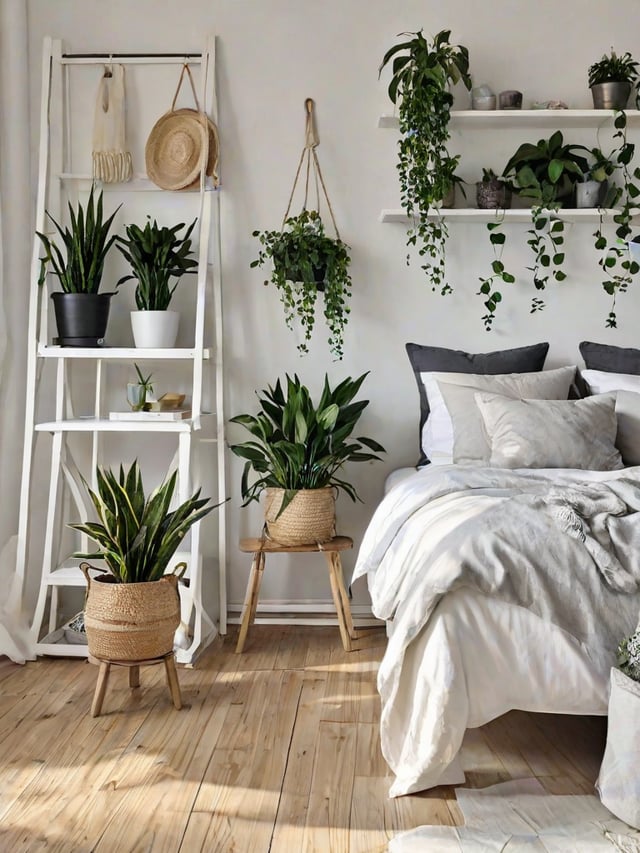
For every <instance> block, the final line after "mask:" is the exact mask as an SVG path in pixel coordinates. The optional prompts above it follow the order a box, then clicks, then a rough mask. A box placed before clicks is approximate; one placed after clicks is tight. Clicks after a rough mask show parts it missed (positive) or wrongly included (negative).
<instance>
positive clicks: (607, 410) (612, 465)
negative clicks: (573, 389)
mask: <svg viewBox="0 0 640 853" xmlns="http://www.w3.org/2000/svg"><path fill="white" fill-rule="evenodd" d="M475 396H476V403H477V405H478V408H479V410H480V414H481V415H482V420H483V423H484V427H485V430H486V433H487V438H488V439H489V441H490V444H491V457H490V464H491V465H492V466H493V467H494V468H581V469H584V470H589V471H615V470H617V469H619V468H622V467H623V464H622V458H621V456H620V453H619V451H618V449H617V448H616V446H615V438H616V431H617V426H618V425H617V421H616V412H615V400H614V398H613V396H612V395H611V394H602V395H600V396H597V397H587V398H585V399H584V400H513V399H511V398H509V397H504V396H503V395H501V394H486V393H483V392H477V393H476V395H475Z"/></svg>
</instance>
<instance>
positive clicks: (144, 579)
mask: <svg viewBox="0 0 640 853" xmlns="http://www.w3.org/2000/svg"><path fill="white" fill-rule="evenodd" d="M96 476H97V491H95V492H94V491H93V490H92V489H91V488H89V486H87V490H88V492H89V496H90V497H91V501H92V503H93V505H94V507H95V509H96V513H97V515H98V519H99V520H98V521H86V522H82V523H74V524H70V525H69V526H70V527H72V528H73V529H75V530H78V531H80V532H81V533H84V534H86V535H87V536H88V537H89V538H90V539H93V541H94V542H96V543H97V544H98V546H99V550H98V551H96V552H95V553H91V554H77V555H76V556H79V557H84V558H86V559H103V560H104V562H105V563H106V565H107V571H104V570H102V571H103V572H104V573H103V574H101V575H99V576H97V577H91V576H90V575H89V573H88V570H89V569H90V568H91V567H90V566H88V564H83V565H84V571H85V575H86V577H87V585H88V586H87V598H86V603H85V627H86V633H87V641H88V645H89V654H90V655H92V656H93V657H95V658H98V659H102V660H111V661H127V660H148V659H152V658H158V657H162V656H164V655H167V654H169V653H171V652H172V651H173V637H174V634H175V631H176V629H177V627H178V625H179V623H180V601H179V597H178V589H177V587H178V579H179V576H180V575H181V572H183V571H184V568H185V564H184V563H182V564H179V565H178V566H176V568H175V569H174V571H173V573H169V574H167V573H166V572H167V567H168V565H169V563H170V561H171V558H172V557H173V555H174V553H175V551H176V549H177V548H178V545H179V544H180V543H181V542H182V540H183V539H184V537H185V535H186V534H187V532H188V530H189V529H190V528H191V526H192V525H193V524H195V522H197V521H199V520H200V519H201V518H203V517H204V516H205V515H206V514H207V513H209V512H211V510H212V509H214V506H212V505H208V504H209V499H208V498H201V497H200V490H198V491H197V492H195V494H194V495H192V496H191V497H190V498H189V499H188V500H186V501H185V502H184V503H182V504H181V505H180V506H178V507H177V509H175V510H173V511H170V509H169V506H170V503H171V499H172V496H173V492H174V488H175V484H176V479H177V473H176V472H174V473H173V474H171V476H170V477H169V478H168V479H167V480H165V481H164V482H163V483H162V484H161V485H160V486H159V487H158V488H157V489H155V490H154V491H153V492H152V493H151V494H150V495H149V496H148V497H147V496H146V495H145V491H144V486H143V482H142V476H141V473H140V469H139V467H138V464H137V462H133V463H132V465H131V466H130V467H129V469H128V470H125V469H124V468H123V467H122V466H120V470H119V473H118V474H117V475H116V474H114V473H113V472H112V471H111V470H105V469H103V468H98V469H97V472H96Z"/></svg>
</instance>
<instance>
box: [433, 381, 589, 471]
mask: <svg viewBox="0 0 640 853" xmlns="http://www.w3.org/2000/svg"><path fill="white" fill-rule="evenodd" d="M575 372H576V368H575V366H574V365H571V366H569V367H557V368H556V369H555V370H541V371H540V372H539V373H510V374H506V375H504V376H470V377H469V379H470V380H471V381H472V382H469V384H468V385H465V384H463V382H464V379H465V378H466V377H463V376H459V375H456V374H442V379H440V375H438V374H436V378H437V382H438V388H439V389H440V393H441V394H442V399H443V400H444V404H445V406H446V408H447V409H448V411H449V415H450V416H451V422H452V425H453V461H454V462H455V463H457V464H461V465H487V464H488V462H489V458H490V456H491V447H490V445H489V442H488V441H487V437H486V433H485V430H484V425H483V422H482V416H481V414H480V410H479V409H478V406H477V405H476V400H475V395H476V392H477V391H487V392H491V393H493V394H502V395H503V396H505V397H509V398H512V399H523V398H527V399H532V400H566V399H567V397H568V396H569V389H570V387H571V383H572V382H573V378H574V376H575ZM472 383H473V384H472Z"/></svg>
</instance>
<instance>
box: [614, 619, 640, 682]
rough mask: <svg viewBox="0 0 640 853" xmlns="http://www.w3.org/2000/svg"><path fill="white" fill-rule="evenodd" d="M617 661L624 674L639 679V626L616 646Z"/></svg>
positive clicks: (635, 679)
mask: <svg viewBox="0 0 640 853" xmlns="http://www.w3.org/2000/svg"><path fill="white" fill-rule="evenodd" d="M617 662H618V666H619V668H620V669H621V670H622V672H624V674H625V675H628V676H629V678H632V679H633V680H634V681H640V627H639V628H638V629H637V630H636V632H635V633H634V634H632V635H631V636H630V637H627V638H626V639H624V640H622V642H621V643H620V645H619V646H618V649H617Z"/></svg>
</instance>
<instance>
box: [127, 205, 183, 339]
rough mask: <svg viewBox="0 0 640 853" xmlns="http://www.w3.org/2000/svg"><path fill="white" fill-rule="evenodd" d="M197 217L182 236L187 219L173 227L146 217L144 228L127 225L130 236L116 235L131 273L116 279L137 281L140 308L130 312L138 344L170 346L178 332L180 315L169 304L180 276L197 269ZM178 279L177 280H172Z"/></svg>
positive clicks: (136, 296) (136, 290)
mask: <svg viewBox="0 0 640 853" xmlns="http://www.w3.org/2000/svg"><path fill="white" fill-rule="evenodd" d="M197 221H198V220H197V219H194V220H193V222H192V223H191V225H189V227H188V228H187V230H186V231H185V233H184V234H183V235H182V236H178V231H180V229H181V228H184V227H185V223H184V222H180V223H178V224H177V225H174V226H173V227H172V228H168V227H167V226H160V225H158V223H157V222H156V220H155V219H154V220H153V222H151V217H147V223H146V225H145V226H144V228H140V227H139V226H138V225H127V226H126V227H125V231H126V235H127V239H125V238H124V237H121V236H117V237H116V241H117V246H118V249H119V250H120V252H121V253H122V255H123V256H124V258H125V259H126V260H127V261H128V262H129V265H130V267H131V273H130V274H129V275H125V276H123V277H122V278H121V279H119V280H118V282H117V283H116V287H120V285H121V284H124V283H125V282H127V281H132V280H133V281H136V282H137V284H136V289H135V300H136V306H137V308H138V310H137V311H132V312H131V328H132V330H133V338H134V341H135V345H136V346H137V347H150V348H158V347H159V348H171V347H173V346H174V345H175V342H176V337H177V335H178V325H179V320H180V315H179V314H178V312H177V311H169V305H170V304H171V299H172V297H173V294H174V292H175V289H176V287H177V286H178V284H179V282H180V278H181V276H183V275H185V274H187V273H195V272H197V269H198V261H197V260H196V259H195V258H194V257H192V255H193V251H192V248H191V232H192V231H193V229H194V227H195V225H196V222H197ZM171 279H175V282H173V285H172V282H171Z"/></svg>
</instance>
